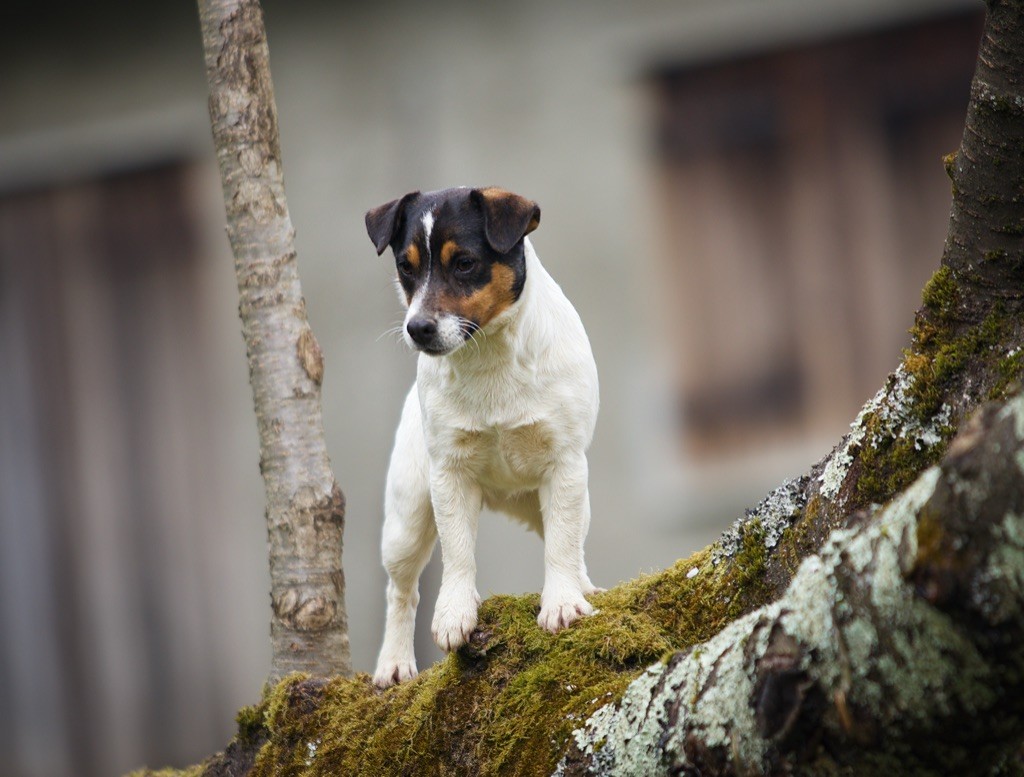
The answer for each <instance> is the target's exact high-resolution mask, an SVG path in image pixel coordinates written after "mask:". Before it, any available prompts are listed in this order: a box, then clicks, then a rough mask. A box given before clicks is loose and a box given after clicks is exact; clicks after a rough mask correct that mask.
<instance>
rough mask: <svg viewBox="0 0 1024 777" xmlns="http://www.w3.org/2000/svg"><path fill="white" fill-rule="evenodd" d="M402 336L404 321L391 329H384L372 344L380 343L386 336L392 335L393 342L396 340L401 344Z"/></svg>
mask: <svg viewBox="0 0 1024 777" xmlns="http://www.w3.org/2000/svg"><path fill="white" fill-rule="evenodd" d="M404 334H405V322H404V321H399V322H398V323H397V324H396V325H395V326H393V327H391V328H389V329H385V330H384V331H383V332H381V333H380V334H379V335H378V336H377V339H376V340H374V342H375V343H377V342H380V341H381V340H382V339H384V338H385V337H387V336H388V335H394V336H395V340H397V341H398V342H401V341H402V339H403V335H404Z"/></svg>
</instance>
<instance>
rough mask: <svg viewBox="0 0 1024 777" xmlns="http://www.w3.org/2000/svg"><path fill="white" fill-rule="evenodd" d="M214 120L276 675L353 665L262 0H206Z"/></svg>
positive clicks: (315, 363) (335, 511)
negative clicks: (261, 507)
mask: <svg viewBox="0 0 1024 777" xmlns="http://www.w3.org/2000/svg"><path fill="white" fill-rule="evenodd" d="M198 5H199V17H200V22H201V24H202V34H203V50H204V54H205V59H206V75H207V81H208V82H209V87H210V120H211V123H212V127H213V139H214V144H215V146H216V151H217V160H218V163H219V166H220V175H221V182H222V184H223V188H224V205H225V209H226V211H227V229H228V238H229V239H230V241H231V249H232V251H233V252H234V256H235V274H236V276H237V279H238V292H239V298H240V304H239V315H240V316H241V319H242V334H243V337H244V338H245V346H246V351H247V353H248V359H249V380H250V383H251V384H252V391H253V400H254V403H255V409H256V420H257V424H258V427H259V439H260V471H261V472H262V474H263V482H264V485H265V487H266V495H267V513H266V520H267V533H268V545H269V554H270V578H271V605H272V615H271V629H270V631H271V640H272V644H273V662H272V666H271V678H272V679H277V678H280V677H282V676H284V675H286V674H288V673H289V672H294V671H301V672H308V673H311V674H313V675H318V676H325V675H333V674H348V673H350V672H351V664H350V658H349V644H348V626H347V619H346V614H345V602H344V593H345V581H344V576H343V574H342V566H341V546H342V528H343V526H344V516H345V500H344V496H343V495H342V492H341V489H340V488H339V487H338V484H337V482H336V481H335V478H334V475H333V473H332V471H331V466H330V462H329V460H328V456H327V448H326V443H325V440H324V431H323V419H322V414H321V406H320V383H321V381H322V379H323V372H324V366H323V356H322V354H321V351H320V346H319V345H318V344H317V341H316V338H315V337H314V336H313V332H312V331H311V330H310V328H309V324H308V322H307V320H306V309H305V301H304V299H303V297H302V289H301V287H300V284H299V276H298V270H297V267H296V254H295V247H294V241H293V238H294V230H293V229H292V224H291V220H290V218H289V216H288V206H287V204H286V202H285V192H284V180H283V174H282V169H281V145H280V140H279V137H278V129H277V108H276V107H275V105H274V91H273V86H272V84H271V80H270V67H269V60H268V49H267V38H266V31H265V29H264V26H263V14H262V11H261V8H260V4H259V2H258V0H198Z"/></svg>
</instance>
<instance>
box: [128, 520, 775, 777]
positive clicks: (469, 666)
mask: <svg viewBox="0 0 1024 777" xmlns="http://www.w3.org/2000/svg"><path fill="white" fill-rule="evenodd" d="M711 554H712V549H711V548H707V549H705V550H703V551H701V552H700V553H697V554H695V555H693V556H691V557H690V558H688V559H685V560H682V561H679V562H677V563H676V564H675V565H674V566H672V567H671V568H669V569H667V570H664V571H662V572H659V573H657V574H654V575H647V576H642V577H640V578H638V579H637V580H633V581H630V582H628V583H625V584H623V585H620V586H618V587H616V588H614V589H612V590H610V591H607V592H604V593H601V594H598V595H596V596H594V597H592V601H593V603H594V605H595V607H596V608H597V612H596V613H595V614H594V615H593V616H591V617H589V618H584V619H582V620H581V621H579V622H577V623H576V624H574V625H573V626H571V627H570V628H568V629H565V630H564V631H562V632H561V633H559V634H557V635H551V634H548V633H547V632H544V631H542V630H541V629H540V628H539V627H538V626H537V621H536V618H537V612H538V609H539V606H540V601H539V597H538V596H537V595H535V594H534V595H527V596H496V597H492V598H490V599H488V600H487V601H485V602H484V603H483V605H482V606H481V608H480V623H479V627H478V631H477V634H476V635H475V637H474V642H473V645H472V646H470V647H467V648H464V649H463V650H462V651H459V652H458V653H456V654H454V655H451V656H449V657H448V658H447V659H445V660H444V661H442V662H441V663H439V664H437V665H436V666H433V667H430V668H429V669H427V670H426V671H425V672H423V673H422V674H421V675H420V676H419V677H418V678H416V679H415V680H413V681H412V682H408V683H404V684H402V685H399V686H397V687H395V688H391V689H388V690H387V691H383V692H382V691H378V690H377V689H376V688H374V687H373V685H372V683H371V682H370V678H369V677H368V676H366V675H359V676H357V677H355V678H345V679H343V678H336V679H332V680H328V681H314V680H310V679H308V678H305V677H302V676H292V677H289V678H286V679H285V680H284V681H282V682H281V683H279V684H278V685H276V686H274V687H273V688H270V689H268V690H267V691H266V693H265V695H264V698H263V700H262V701H261V702H260V704H258V705H256V706H254V707H246V708H244V709H243V710H241V711H240V712H239V714H238V718H237V720H238V726H239V734H238V737H237V738H236V740H235V742H233V743H232V747H237V746H239V743H242V742H248V743H256V744H257V746H259V747H261V749H260V750H259V753H258V755H257V756H256V761H255V766H254V768H253V772H252V773H253V774H255V775H275V776H276V775H283V776H285V777H287V776H288V775H337V774H374V775H388V774H417V775H419V774H424V775H431V774H436V775H446V774H452V775H455V774H480V775H531V774H550V772H551V771H552V770H553V768H554V766H555V764H556V763H557V761H558V759H559V758H560V757H561V754H562V753H563V752H564V749H565V743H566V741H567V740H568V739H569V737H570V735H571V732H572V731H573V729H575V728H578V727H579V726H580V725H582V722H583V720H585V719H586V718H587V717H589V716H590V715H591V714H592V713H593V712H594V711H595V710H596V709H598V708H599V707H601V706H604V705H605V704H607V703H609V702H611V701H614V700H617V699H619V698H620V697H621V695H622V693H623V691H624V690H625V688H626V686H627V685H629V683H630V682H632V681H633V680H634V679H636V677H637V676H638V675H639V674H640V673H641V672H642V671H643V669H644V668H646V667H647V666H649V665H650V664H652V663H654V662H656V661H658V660H659V659H663V658H666V657H667V656H668V655H670V654H671V653H673V652H674V651H677V650H682V649H685V648H688V647H691V646H692V645H695V644H698V643H700V642H703V641H705V640H706V639H709V638H710V637H711V636H713V635H714V634H716V633H717V632H718V631H720V630H721V628H722V627H723V626H724V625H725V624H726V623H728V622H729V621H731V620H733V619H734V618H736V617H738V616H739V615H741V614H743V613H744V612H747V611H749V610H750V609H753V608H755V607H758V606H760V605H761V604H763V603H764V602H765V601H766V600H767V598H768V596H769V590H768V589H767V587H766V586H765V584H764V582H763V577H764V572H765V567H766V563H767V557H768V550H767V549H766V548H765V544H764V532H763V530H762V528H761V525H760V523H759V522H758V521H752V522H750V523H749V524H748V525H747V526H746V527H745V528H744V530H743V534H742V536H741V540H740V544H739V547H738V549H737V550H736V552H735V554H734V556H733V557H732V558H725V559H723V560H721V561H720V562H719V563H718V564H717V565H716V564H714V563H712V561H711V557H712V555H711ZM694 569H696V570H697V572H696V573H693V572H692V570H694ZM228 751H229V753H230V751H231V747H229V749H228ZM202 771H203V767H202V766H199V767H195V768H194V770H193V771H190V772H188V773H187V774H189V775H193V774H200V773H202ZM158 774H159V777H170V775H171V774H172V773H167V775H166V776H165V775H164V774H162V773H140V777H143V775H145V777H150V775H152V776H153V777H156V775H158ZM175 774H177V773H175ZM182 774H185V773H182Z"/></svg>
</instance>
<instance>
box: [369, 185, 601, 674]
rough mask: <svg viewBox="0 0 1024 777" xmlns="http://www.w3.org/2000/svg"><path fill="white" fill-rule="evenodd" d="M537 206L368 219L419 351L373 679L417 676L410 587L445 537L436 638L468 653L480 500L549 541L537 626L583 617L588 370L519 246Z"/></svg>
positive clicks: (516, 202)
mask: <svg viewBox="0 0 1024 777" xmlns="http://www.w3.org/2000/svg"><path fill="white" fill-rule="evenodd" d="M539 222H540V209H539V208H538V207H537V205H536V203H534V202H531V201H529V200H527V199H525V198H523V197H520V196H518V195H515V194H512V193H510V192H506V191H504V190H501V189H465V188H463V189H448V190H445V191H439V192H431V193H427V194H420V193H419V192H412V193H410V194H407V195H405V196H404V197H402V198H401V199H398V200H394V201H392V202H389V203H386V204H384V205H381V206H380V207H378V208H374V209H373V210H371V211H369V212H368V213H367V214H366V228H367V231H368V232H369V234H370V239H371V240H373V243H374V246H375V247H376V249H377V253H378V255H379V254H381V253H383V251H384V249H385V248H387V247H388V246H389V245H390V246H391V248H392V251H393V252H394V255H395V261H396V266H397V270H398V285H399V287H400V296H401V297H402V299H403V302H404V303H405V304H406V305H407V306H408V313H407V314H406V316H405V324H404V337H405V339H406V342H407V343H408V344H409V345H410V346H411V347H413V348H415V349H417V350H419V351H420V356H419V363H418V368H417V378H416V383H415V384H414V385H413V387H412V390H411V391H410V392H409V395H408V397H406V400H405V407H404V408H403V410H402V419H401V422H400V423H399V425H398V432H397V434H396V436H395V447H394V451H393V452H392V455H391V465H390V467H389V469H388V477H387V489H386V495H385V500H384V514H385V520H384V536H383V542H382V550H383V558H384V566H385V567H386V568H387V571H388V575H389V577H390V580H389V582H388V588H387V603H388V609H387V622H386V627H385V632H384V644H383V647H382V648H381V651H380V657H379V658H378V660H377V670H376V673H375V676H374V682H375V683H376V684H377V685H378V686H380V687H382V688H383V687H387V686H389V685H393V684H395V683H397V682H401V681H403V680H408V679H410V678H412V677H415V676H416V657H415V655H414V652H413V632H414V625H415V618H416V606H417V604H418V602H419V577H420V573H421V572H422V571H423V568H424V566H426V564H427V561H428V560H429V559H430V555H431V552H432V551H433V547H434V542H435V539H436V538H437V537H440V539H441V554H442V561H443V564H444V569H443V573H442V578H441V590H440V593H439V595H438V599H437V606H436V607H435V610H434V620H433V625H432V631H433V635H434V641H435V642H436V643H437V644H438V646H439V647H440V648H441V649H442V650H445V651H452V650H455V649H457V648H459V647H460V646H461V645H463V644H465V643H466V642H467V641H468V640H469V638H470V635H471V634H472V633H473V630H474V628H476V624H477V607H478V606H479V603H480V596H479V594H478V593H477V590H476V559H475V545H476V531H477V520H478V518H479V515H480V510H481V508H482V506H483V505H487V506H488V507H490V508H492V509H496V510H501V511H503V512H505V513H508V514H509V515H511V516H512V517H514V518H516V519H518V520H520V521H523V522H524V523H525V524H526V525H527V526H528V527H529V528H531V529H533V530H535V531H537V532H538V533H539V534H540V535H541V536H542V537H543V538H544V589H543V592H542V593H541V606H540V614H539V616H538V618H537V622H538V624H540V626H541V627H542V628H544V629H547V630H548V631H551V632H556V631H558V630H559V629H561V628H563V627H565V626H568V625H569V624H571V623H572V622H573V621H575V620H577V619H578V618H580V617H581V616H584V615H589V614H591V613H592V612H593V608H592V606H591V605H590V603H589V602H587V600H586V599H585V598H584V597H585V596H586V595H588V594H591V593H594V592H596V591H599V590H601V589H598V588H595V587H594V585H593V584H592V583H591V582H590V578H589V577H588V576H587V569H586V565H585V563H584V560H583V541H584V538H585V537H586V534H587V529H588V527H589V524H590V497H589V494H588V490H587V456H586V452H587V447H588V445H589V444H590V440H591V437H592V436H593V432H594V423H595V421H596V419H597V406H598V387H597V368H596V367H595V365H594V357H593V355H592V353H591V350H590V343H589V341H588V340H587V334H586V332H585V331H584V329H583V324H582V322H581V321H580V318H579V315H578V314H577V313H576V310H575V309H574V308H573V306H572V305H571V304H570V302H569V300H568V299H566V297H565V295H564V294H563V293H562V290H561V289H560V288H559V287H558V284H556V283H555V281H554V280H553V279H552V278H551V276H550V275H548V273H547V271H545V269H544V268H543V267H542V266H541V263H540V260H539V259H538V258H537V255H536V253H535V252H534V250H533V247H532V246H531V245H530V241H529V240H528V239H527V237H526V235H527V234H529V233H530V232H532V231H533V230H534V229H536V227H537V225H538V223H539Z"/></svg>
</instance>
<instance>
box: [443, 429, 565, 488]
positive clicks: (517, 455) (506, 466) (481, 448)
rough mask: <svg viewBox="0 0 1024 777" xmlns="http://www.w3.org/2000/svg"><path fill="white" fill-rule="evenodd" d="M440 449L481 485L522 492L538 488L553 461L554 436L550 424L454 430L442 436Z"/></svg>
mask: <svg viewBox="0 0 1024 777" xmlns="http://www.w3.org/2000/svg"><path fill="white" fill-rule="evenodd" d="M442 436H444V437H447V438H448V439H447V441H446V442H445V443H444V444H442V445H441V446H440V447H441V448H442V449H443V450H445V451H446V452H447V456H448V457H449V461H450V462H451V463H452V464H454V465H456V466H458V467H459V468H462V469H465V470H468V471H469V472H471V473H472V474H473V475H474V477H475V478H476V480H477V481H478V482H479V483H480V484H481V485H483V486H487V487H490V488H493V489H497V490H499V491H507V492H513V491H521V490H524V489H534V488H537V487H538V486H539V485H540V481H541V479H542V478H543V477H544V473H545V472H546V471H548V469H550V466H551V463H552V461H553V459H554V449H555V445H554V436H553V431H552V429H551V426H550V424H549V423H547V422H544V421H536V422H533V423H528V424H521V425H517V426H494V427H489V428H485V429H458V428H454V429H451V430H448V431H447V433H443V435H442Z"/></svg>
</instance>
